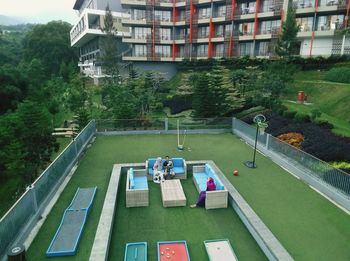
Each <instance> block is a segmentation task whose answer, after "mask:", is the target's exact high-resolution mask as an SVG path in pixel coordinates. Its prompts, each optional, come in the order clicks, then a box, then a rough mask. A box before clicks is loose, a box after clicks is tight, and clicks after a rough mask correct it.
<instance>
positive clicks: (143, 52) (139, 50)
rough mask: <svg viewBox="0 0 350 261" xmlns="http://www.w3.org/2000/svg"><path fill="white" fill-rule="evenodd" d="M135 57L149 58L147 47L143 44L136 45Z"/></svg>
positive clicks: (134, 49)
mask: <svg viewBox="0 0 350 261" xmlns="http://www.w3.org/2000/svg"><path fill="white" fill-rule="evenodd" d="M133 52H134V53H133V56H137V57H145V56H147V46H146V45H141V44H135V45H134V48H133Z"/></svg>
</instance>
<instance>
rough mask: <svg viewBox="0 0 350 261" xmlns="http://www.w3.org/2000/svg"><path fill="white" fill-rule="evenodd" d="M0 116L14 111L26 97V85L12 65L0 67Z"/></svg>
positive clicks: (18, 71)
mask: <svg viewBox="0 0 350 261" xmlns="http://www.w3.org/2000/svg"><path fill="white" fill-rule="evenodd" d="M0 86H1V88H0V114H2V113H4V112H6V111H8V110H14V109H16V107H17V105H18V103H19V102H21V101H22V100H23V99H24V97H25V96H26V93H27V90H28V83H27V81H26V79H25V78H24V77H23V75H22V74H21V72H20V70H18V69H17V68H16V67H14V66H13V65H9V64H8V65H4V66H1V67H0Z"/></svg>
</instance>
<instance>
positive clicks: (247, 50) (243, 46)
mask: <svg viewBox="0 0 350 261" xmlns="http://www.w3.org/2000/svg"><path fill="white" fill-rule="evenodd" d="M252 46H253V43H239V45H238V51H239V55H240V56H245V55H249V56H250V55H252Z"/></svg>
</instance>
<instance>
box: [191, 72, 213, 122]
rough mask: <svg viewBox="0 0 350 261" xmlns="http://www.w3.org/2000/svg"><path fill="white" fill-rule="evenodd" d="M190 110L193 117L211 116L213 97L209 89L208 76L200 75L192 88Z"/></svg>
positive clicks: (205, 74)
mask: <svg viewBox="0 0 350 261" xmlns="http://www.w3.org/2000/svg"><path fill="white" fill-rule="evenodd" d="M193 89H194V93H193V101H192V108H193V110H194V115H195V117H210V116H212V111H211V110H212V107H213V95H212V93H211V90H210V88H209V75H208V74H207V73H200V74H199V79H198V82H197V84H196V85H195V86H194V88H193Z"/></svg>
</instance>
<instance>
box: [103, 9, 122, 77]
mask: <svg viewBox="0 0 350 261" xmlns="http://www.w3.org/2000/svg"><path fill="white" fill-rule="evenodd" d="M101 30H102V32H104V33H106V36H105V38H104V39H103V42H102V46H103V52H102V55H101V61H102V67H103V68H104V70H105V72H106V74H107V75H109V76H111V77H112V78H118V77H119V63H118V62H119V57H118V46H117V37H116V34H117V29H116V28H115V27H114V24H113V16H112V12H111V10H110V9H109V5H108V4H107V7H106V14H105V17H104V27H103V28H101Z"/></svg>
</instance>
